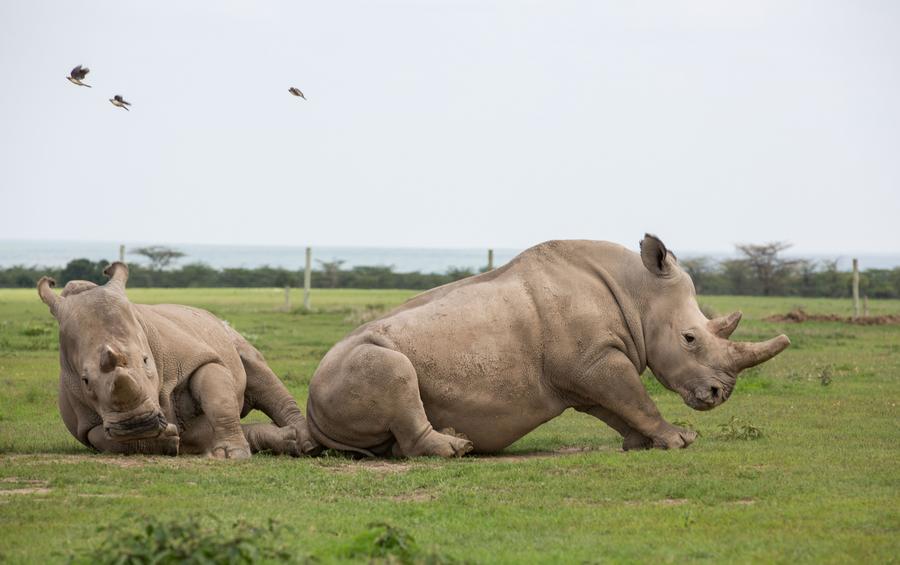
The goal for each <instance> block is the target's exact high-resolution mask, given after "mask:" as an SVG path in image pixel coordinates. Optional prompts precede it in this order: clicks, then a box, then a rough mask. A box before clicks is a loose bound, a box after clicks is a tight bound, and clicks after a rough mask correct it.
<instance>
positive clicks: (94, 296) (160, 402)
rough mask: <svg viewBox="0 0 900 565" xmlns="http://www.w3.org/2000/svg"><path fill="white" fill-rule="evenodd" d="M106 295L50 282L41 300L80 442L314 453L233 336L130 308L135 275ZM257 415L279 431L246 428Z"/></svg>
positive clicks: (243, 453)
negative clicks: (52, 327)
mask: <svg viewBox="0 0 900 565" xmlns="http://www.w3.org/2000/svg"><path fill="white" fill-rule="evenodd" d="M104 272H105V273H106V274H107V275H108V276H109V277H110V280H109V281H108V282H107V283H106V284H105V285H103V286H97V285H95V284H94V283H91V282H87V281H72V282H69V283H68V284H67V285H66V287H65V289H64V290H63V292H62V294H61V295H60V296H57V295H56V293H54V292H53V290H52V289H51V287H52V286H54V284H55V283H54V281H53V279H49V278H47V277H44V278H42V279H41V280H40V282H38V293H39V294H40V296H41V299H42V300H43V301H44V302H45V303H46V304H47V305H48V306H49V307H50V312H51V313H52V314H53V316H54V317H55V318H56V319H57V320H58V321H59V363H60V377H59V410H60V413H61V414H62V418H63V421H64V422H65V424H66V427H67V428H68V429H69V431H70V432H71V433H72V435H73V436H75V437H76V438H78V440H79V441H80V442H81V443H83V444H85V445H87V446H88V447H92V448H94V449H96V450H98V451H101V452H109V453H141V454H166V455H177V454H178V453H189V454H209V455H211V456H213V457H217V458H228V459H241V458H246V457H250V453H251V452H256V451H261V450H270V451H273V452H275V453H287V454H291V455H301V454H302V453H309V452H313V451H315V450H316V449H317V447H318V446H317V445H316V444H315V441H314V440H312V439H311V438H310V436H309V432H308V430H307V427H306V420H305V418H304V417H303V414H302V413H301V412H300V409H299V408H298V407H297V403H296V402H295V401H294V399H293V397H292V396H291V395H290V393H289V392H288V390H287V389H286V388H285V387H284V385H283V384H282V383H281V381H280V380H279V379H278V377H277V376H275V374H274V373H273V372H272V370H271V369H269V367H268V366H267V365H266V362H265V359H263V357H262V355H261V354H260V353H259V352H258V351H257V350H256V349H255V348H254V347H253V346H251V345H250V344H249V343H247V341H246V340H244V338H243V337H241V336H240V334H238V333H237V332H236V331H234V330H233V329H231V328H230V327H228V326H227V324H225V323H224V322H222V321H221V320H219V319H218V318H216V317H215V316H213V315H212V314H210V313H209V312H206V311H204V310H198V309H196V308H190V307H187V306H178V305H173V304H160V305H155V306H147V305H143V304H132V303H131V302H130V301H129V300H128V298H127V297H126V296H125V283H126V281H127V279H128V267H126V266H125V265H124V264H123V263H119V262H116V263H113V264H112V265H110V266H109V267H108V268H107V269H106V271H104ZM254 408H257V409H259V410H262V411H263V412H265V413H266V414H267V415H268V416H269V417H270V418H272V420H273V422H274V423H273V424H248V425H241V423H240V419H241V417H243V416H245V415H246V414H247V413H248V412H250V410H252V409H254Z"/></svg>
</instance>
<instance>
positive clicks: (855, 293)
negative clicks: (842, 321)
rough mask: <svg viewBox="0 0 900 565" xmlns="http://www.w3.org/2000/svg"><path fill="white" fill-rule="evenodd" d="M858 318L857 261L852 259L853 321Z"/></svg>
mask: <svg viewBox="0 0 900 565" xmlns="http://www.w3.org/2000/svg"><path fill="white" fill-rule="evenodd" d="M857 318H859V260H858V259H856V258H854V259H853V319H854V320H855V319H857Z"/></svg>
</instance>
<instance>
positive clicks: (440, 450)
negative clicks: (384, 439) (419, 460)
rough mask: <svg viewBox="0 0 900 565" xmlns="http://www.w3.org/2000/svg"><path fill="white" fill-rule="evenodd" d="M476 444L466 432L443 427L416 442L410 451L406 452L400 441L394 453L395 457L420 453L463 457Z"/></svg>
mask: <svg viewBox="0 0 900 565" xmlns="http://www.w3.org/2000/svg"><path fill="white" fill-rule="evenodd" d="M474 447H475V446H474V445H473V444H472V442H471V441H470V440H469V438H468V437H466V435H465V434H463V433H460V432H457V431H456V430H454V429H453V428H443V429H441V431H436V430H431V432H429V433H428V434H427V435H426V436H425V437H424V438H422V439H421V440H419V441H418V442H416V444H415V446H414V447H413V450H412V451H411V452H410V453H407V452H405V451H404V450H403V449H402V448H401V446H400V443H399V442H398V443H395V444H394V447H393V450H392V454H393V456H394V457H416V456H419V455H426V456H427V455H437V456H439V457H447V458H450V457H462V456H463V455H465V454H466V453H469V452H470V451H472V449H474Z"/></svg>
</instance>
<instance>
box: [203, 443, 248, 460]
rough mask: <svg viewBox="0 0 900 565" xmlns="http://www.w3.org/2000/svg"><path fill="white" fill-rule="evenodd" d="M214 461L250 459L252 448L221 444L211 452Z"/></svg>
mask: <svg viewBox="0 0 900 565" xmlns="http://www.w3.org/2000/svg"><path fill="white" fill-rule="evenodd" d="M210 456H211V457H212V458H214V459H249V458H250V446H249V445H246V443H245V444H244V445H240V444H234V445H232V444H219V445H217V446H215V447H214V448H213V450H212V451H211V452H210Z"/></svg>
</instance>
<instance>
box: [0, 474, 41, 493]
mask: <svg viewBox="0 0 900 565" xmlns="http://www.w3.org/2000/svg"><path fill="white" fill-rule="evenodd" d="M0 483H3V484H5V485H14V488H0V497H6V496H17V495H27V494H49V493H50V488H49V487H50V481H44V480H40V479H21V478H19V477H3V478H2V479H0Z"/></svg>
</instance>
